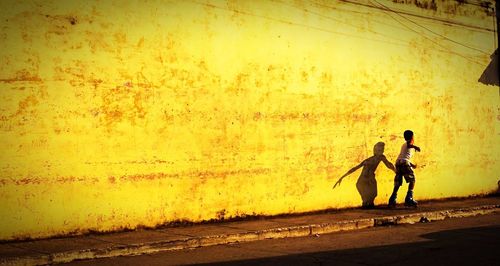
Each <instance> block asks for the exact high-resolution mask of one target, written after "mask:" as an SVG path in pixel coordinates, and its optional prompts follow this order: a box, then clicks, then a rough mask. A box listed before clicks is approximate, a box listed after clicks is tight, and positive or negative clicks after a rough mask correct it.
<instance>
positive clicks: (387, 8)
mask: <svg viewBox="0 0 500 266" xmlns="http://www.w3.org/2000/svg"><path fill="white" fill-rule="evenodd" d="M374 1H375V2H376V3H378V4H379V5H381V6H383V7H384V8H386V10H389V11H391V12H393V13H395V14H396V15H398V16H400V17H402V18H403V19H405V20H407V21H409V22H411V23H412V24H415V25H417V26H418V27H420V28H423V29H425V30H427V31H429V32H431V33H433V34H434V35H437V36H439V37H441V38H443V39H445V40H447V41H450V42H452V43H455V44H458V45H460V46H463V47H466V48H469V49H472V50H475V51H478V52H481V53H483V54H485V55H489V53H487V52H485V51H483V50H481V49H478V48H475V47H471V46H469V45H466V44H463V43H460V42H457V41H455V40H453V39H450V38H448V37H446V36H444V35H442V34H439V33H437V32H435V31H433V30H431V29H429V28H427V27H425V26H423V25H420V24H419V23H417V22H415V21H413V20H411V19H409V18H407V17H405V16H403V15H401V14H400V13H398V12H396V11H394V10H393V9H391V8H389V7H387V6H386V5H384V4H382V3H380V2H378V1H376V0H374Z"/></svg>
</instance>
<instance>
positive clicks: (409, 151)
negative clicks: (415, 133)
mask: <svg viewBox="0 0 500 266" xmlns="http://www.w3.org/2000/svg"><path fill="white" fill-rule="evenodd" d="M414 152H415V148H408V142H405V143H404V144H403V146H401V152H400V153H399V156H398V160H397V161H396V162H398V161H404V162H408V163H409V162H410V159H411V157H412V156H413V153H414Z"/></svg>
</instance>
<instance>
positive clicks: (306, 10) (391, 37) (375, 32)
mask: <svg viewBox="0 0 500 266" xmlns="http://www.w3.org/2000/svg"><path fill="white" fill-rule="evenodd" d="M272 1H273V2H276V3H280V4H282V5H286V6H289V7H292V8H296V9H299V10H300V11H304V12H306V13H310V14H313V15H315V16H318V17H321V18H325V19H328V20H332V21H335V22H337V23H341V24H344V25H348V26H351V27H353V28H355V29H362V28H361V27H360V26H358V25H354V24H351V23H348V22H344V21H342V20H340V19H336V18H333V17H330V16H325V15H323V14H321V13H318V12H314V11H311V10H309V9H307V8H304V7H298V6H296V5H290V4H287V3H284V2H282V1H280V0H272ZM385 25H388V26H392V25H390V24H385ZM396 28H398V29H403V28H400V27H396ZM369 31H370V32H371V33H374V34H376V35H380V36H382V37H386V38H388V39H392V40H396V41H399V42H401V43H404V44H407V42H406V41H405V40H401V39H397V38H394V37H393V36H389V35H386V34H383V33H380V32H377V31H373V30H369Z"/></svg>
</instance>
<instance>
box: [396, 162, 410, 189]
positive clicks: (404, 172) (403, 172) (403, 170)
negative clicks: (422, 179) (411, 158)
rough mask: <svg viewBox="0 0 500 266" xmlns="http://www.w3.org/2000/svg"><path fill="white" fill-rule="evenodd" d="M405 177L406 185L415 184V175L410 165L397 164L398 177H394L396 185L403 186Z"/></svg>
mask: <svg viewBox="0 0 500 266" xmlns="http://www.w3.org/2000/svg"><path fill="white" fill-rule="evenodd" d="M403 176H404V178H405V181H406V183H409V182H415V174H414V173H413V169H412V168H411V166H410V164H409V163H396V176H395V177H394V184H395V185H396V184H399V185H402V184H403Z"/></svg>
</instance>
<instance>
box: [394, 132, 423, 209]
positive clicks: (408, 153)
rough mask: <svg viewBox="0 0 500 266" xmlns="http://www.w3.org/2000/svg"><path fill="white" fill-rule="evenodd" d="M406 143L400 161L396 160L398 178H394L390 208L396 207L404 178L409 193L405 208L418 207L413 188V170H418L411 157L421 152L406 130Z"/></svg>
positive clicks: (410, 133)
mask: <svg viewBox="0 0 500 266" xmlns="http://www.w3.org/2000/svg"><path fill="white" fill-rule="evenodd" d="M403 135H404V138H405V140H406V142H405V143H404V144H403V146H402V147H401V152H400V153H399V156H398V159H397V160H396V176H395V177H394V190H393V191H392V195H391V197H390V198H389V207H395V206H396V197H397V194H398V190H399V187H400V186H401V185H402V184H403V176H404V178H405V181H406V183H409V184H408V193H407V194H406V198H405V206H412V207H416V206H417V202H416V201H415V200H414V199H413V188H415V174H414V173H413V168H417V165H416V164H413V163H412V162H411V157H413V154H414V152H415V151H418V152H420V148H419V147H417V146H415V145H413V143H414V138H413V132H412V131H411V130H406V131H405V132H404V133H403Z"/></svg>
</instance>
